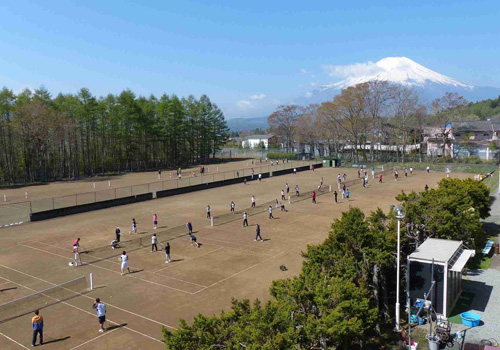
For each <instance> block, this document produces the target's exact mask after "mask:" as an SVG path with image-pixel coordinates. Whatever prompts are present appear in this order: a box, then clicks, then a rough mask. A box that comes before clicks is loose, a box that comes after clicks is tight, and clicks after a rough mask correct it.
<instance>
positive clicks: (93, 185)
mask: <svg viewBox="0 0 500 350" xmlns="http://www.w3.org/2000/svg"><path fill="white" fill-rule="evenodd" d="M92 187H93V188H94V190H95V182H92Z"/></svg>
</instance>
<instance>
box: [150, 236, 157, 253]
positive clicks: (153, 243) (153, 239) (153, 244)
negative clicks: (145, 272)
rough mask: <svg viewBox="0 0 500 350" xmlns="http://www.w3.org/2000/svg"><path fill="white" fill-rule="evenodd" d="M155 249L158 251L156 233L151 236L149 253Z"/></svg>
mask: <svg viewBox="0 0 500 350" xmlns="http://www.w3.org/2000/svg"><path fill="white" fill-rule="evenodd" d="M155 250H156V251H158V237H156V233H154V234H153V235H152V236H151V253H152V252H153V251H155Z"/></svg>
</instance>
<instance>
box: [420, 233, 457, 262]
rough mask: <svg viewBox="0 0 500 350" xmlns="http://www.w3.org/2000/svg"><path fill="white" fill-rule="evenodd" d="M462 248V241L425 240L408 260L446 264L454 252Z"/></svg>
mask: <svg viewBox="0 0 500 350" xmlns="http://www.w3.org/2000/svg"><path fill="white" fill-rule="evenodd" d="M461 246H462V241H450V240H448V239H438V238H427V239H426V240H425V242H424V243H422V244H421V245H420V246H419V247H418V248H417V249H416V250H415V251H414V252H413V253H411V254H410V260H413V259H418V260H426V261H429V262H432V259H434V262H436V263H437V262H440V263H448V262H449V261H450V260H451V259H452V258H453V256H454V255H455V253H456V251H457V250H459V249H460V247H461Z"/></svg>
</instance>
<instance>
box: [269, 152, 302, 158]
mask: <svg viewBox="0 0 500 350" xmlns="http://www.w3.org/2000/svg"><path fill="white" fill-rule="evenodd" d="M267 158H269V159H288V160H295V159H297V155H296V154H295V153H277V152H269V153H268V154H267Z"/></svg>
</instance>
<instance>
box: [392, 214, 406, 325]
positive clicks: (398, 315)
mask: <svg viewBox="0 0 500 350" xmlns="http://www.w3.org/2000/svg"><path fill="white" fill-rule="evenodd" d="M394 210H395V211H396V213H397V214H396V219H398V246H397V250H398V252H397V258H396V259H397V260H396V265H397V271H396V331H398V332H399V331H400V328H399V321H400V313H399V311H400V305H399V270H400V254H401V220H402V219H403V218H404V216H405V215H404V209H403V207H402V206H401V205H398V206H396V207H394Z"/></svg>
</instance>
